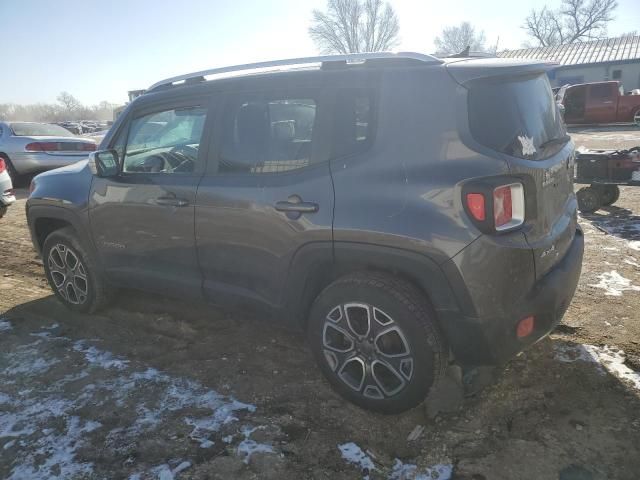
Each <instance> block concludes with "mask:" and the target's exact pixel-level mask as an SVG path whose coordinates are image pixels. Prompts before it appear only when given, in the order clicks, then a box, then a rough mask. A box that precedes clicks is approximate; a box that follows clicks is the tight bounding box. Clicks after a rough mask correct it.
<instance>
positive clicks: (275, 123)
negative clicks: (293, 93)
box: [218, 97, 317, 174]
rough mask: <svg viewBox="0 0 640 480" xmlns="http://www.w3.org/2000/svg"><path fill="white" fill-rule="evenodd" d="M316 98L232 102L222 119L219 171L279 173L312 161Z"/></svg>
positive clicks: (260, 99) (247, 99)
mask: <svg viewBox="0 0 640 480" xmlns="http://www.w3.org/2000/svg"><path fill="white" fill-rule="evenodd" d="M316 109H317V101H316V99H315V98H310V97H307V98H304V97H280V98H269V99H265V98H245V99H238V100H236V101H233V102H231V103H229V104H228V105H227V106H226V108H225V114H224V118H223V122H222V129H223V132H222V148H221V156H220V163H219V167H218V172H219V173H221V174H224V173H235V174H237V173H245V174H251V173H280V172H286V171H290V170H296V169H299V168H304V167H306V166H308V165H309V164H310V163H311V162H312V146H313V135H314V130H315V125H316Z"/></svg>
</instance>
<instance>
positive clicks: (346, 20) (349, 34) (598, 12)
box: [309, 0, 618, 55]
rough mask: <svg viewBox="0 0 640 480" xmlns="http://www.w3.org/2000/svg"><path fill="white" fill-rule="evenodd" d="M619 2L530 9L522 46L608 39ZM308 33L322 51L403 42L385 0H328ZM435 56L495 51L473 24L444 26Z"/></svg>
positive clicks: (571, 0)
mask: <svg viewBox="0 0 640 480" xmlns="http://www.w3.org/2000/svg"><path fill="white" fill-rule="evenodd" d="M617 7H618V2H617V0H560V4H559V5H558V6H557V7H555V8H554V7H553V6H548V5H545V6H543V7H542V8H540V9H532V10H531V12H530V13H529V15H528V16H527V17H526V18H525V19H524V22H523V24H522V28H523V29H524V30H525V32H526V33H527V35H528V36H529V37H530V39H531V40H530V41H528V42H527V43H526V44H525V45H523V46H524V47H548V46H555V45H560V44H564V43H573V42H579V41H586V40H596V39H601V38H606V36H607V25H608V24H609V23H610V22H611V21H612V20H613V18H614V16H613V15H614V12H615V10H616V8H617ZM309 35H310V37H311V39H312V40H313V41H314V42H315V44H316V46H317V47H318V49H319V50H320V51H321V52H322V53H327V54H330V53H337V54H340V53H342V54H345V53H361V52H377V51H385V50H391V49H393V48H394V47H396V46H397V45H398V44H399V41H400V37H399V35H400V24H399V21H398V17H397V15H396V13H395V11H394V9H393V7H392V6H391V5H390V4H389V3H388V2H384V1H383V0H328V1H327V6H326V9H325V10H324V11H322V10H313V12H312V19H311V26H310V27H309ZM434 44H435V46H436V50H437V51H436V52H435V53H436V54H437V55H451V54H455V53H460V52H463V51H464V50H465V49H467V48H469V50H470V51H472V52H473V51H476V52H488V53H495V51H496V50H497V49H498V48H499V46H498V45H497V42H496V44H494V45H487V43H486V37H485V34H484V31H482V30H478V29H476V27H474V26H473V25H472V24H471V23H469V22H462V23H460V24H459V25H452V26H447V27H445V28H443V30H442V31H441V32H440V34H439V35H438V36H437V37H436V38H435V40H434Z"/></svg>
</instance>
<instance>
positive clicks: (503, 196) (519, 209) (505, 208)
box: [493, 183, 524, 231]
mask: <svg viewBox="0 0 640 480" xmlns="http://www.w3.org/2000/svg"><path fill="white" fill-rule="evenodd" d="M493 222H494V226H495V229H496V230H498V231H502V230H509V229H512V228H515V227H519V226H520V225H522V224H523V223H524V189H523V188H522V184H521V183H511V184H509V185H503V186H501V187H497V188H494V189H493Z"/></svg>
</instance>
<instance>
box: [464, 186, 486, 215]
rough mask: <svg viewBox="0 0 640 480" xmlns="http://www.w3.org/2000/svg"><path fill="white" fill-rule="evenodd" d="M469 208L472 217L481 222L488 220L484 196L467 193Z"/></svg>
mask: <svg viewBox="0 0 640 480" xmlns="http://www.w3.org/2000/svg"><path fill="white" fill-rule="evenodd" d="M467 208H469V212H470V213H471V216H472V217H473V218H475V219H476V220H478V221H479V222H484V220H485V219H486V218H487V214H486V208H485V206H484V195H483V194H481V193H467Z"/></svg>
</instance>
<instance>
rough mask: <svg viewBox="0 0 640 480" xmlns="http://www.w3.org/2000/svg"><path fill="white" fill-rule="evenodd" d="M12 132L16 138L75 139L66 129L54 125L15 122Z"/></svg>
mask: <svg viewBox="0 0 640 480" xmlns="http://www.w3.org/2000/svg"><path fill="white" fill-rule="evenodd" d="M11 130H12V131H13V134H14V135H15V136H16V137H74V136H75V135H74V134H73V133H71V132H70V131H69V130H67V129H66V128H63V127H61V126H60V125H53V124H52V123H27V122H13V123H11Z"/></svg>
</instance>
